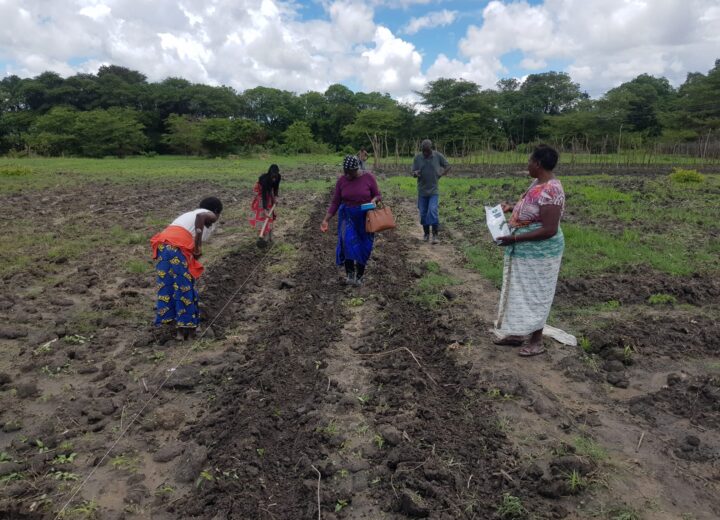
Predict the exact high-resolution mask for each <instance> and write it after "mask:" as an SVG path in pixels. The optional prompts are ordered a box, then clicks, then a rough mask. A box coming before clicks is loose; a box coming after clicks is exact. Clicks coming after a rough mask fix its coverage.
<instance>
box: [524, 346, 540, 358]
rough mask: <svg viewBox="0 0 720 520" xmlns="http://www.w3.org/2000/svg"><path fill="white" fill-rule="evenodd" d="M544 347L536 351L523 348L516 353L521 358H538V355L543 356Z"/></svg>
mask: <svg viewBox="0 0 720 520" xmlns="http://www.w3.org/2000/svg"><path fill="white" fill-rule="evenodd" d="M545 352H546V351H545V347H540V348H539V349H538V350H531V349H530V347H524V348H521V349H520V351H519V352H518V356H522V357H532V356H539V355H540V354H544V353H545Z"/></svg>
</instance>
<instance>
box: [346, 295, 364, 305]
mask: <svg viewBox="0 0 720 520" xmlns="http://www.w3.org/2000/svg"><path fill="white" fill-rule="evenodd" d="M364 303H365V298H359V297H356V298H350V300H349V301H348V306H350V307H360V306H362V305H363V304H364Z"/></svg>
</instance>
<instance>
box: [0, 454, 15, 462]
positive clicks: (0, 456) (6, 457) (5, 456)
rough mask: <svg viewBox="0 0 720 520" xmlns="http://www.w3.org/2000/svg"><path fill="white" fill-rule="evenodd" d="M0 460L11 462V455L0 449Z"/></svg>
mask: <svg viewBox="0 0 720 520" xmlns="http://www.w3.org/2000/svg"><path fill="white" fill-rule="evenodd" d="M0 462H12V457H11V456H10V455H8V453H7V452H6V451H0Z"/></svg>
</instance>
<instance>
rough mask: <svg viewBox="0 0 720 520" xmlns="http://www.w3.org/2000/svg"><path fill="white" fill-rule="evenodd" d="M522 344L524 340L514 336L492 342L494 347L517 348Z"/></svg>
mask: <svg viewBox="0 0 720 520" xmlns="http://www.w3.org/2000/svg"><path fill="white" fill-rule="evenodd" d="M523 342H524V340H523V339H522V338H518V337H516V336H507V337H504V338H501V339H496V340H495V341H493V343H494V344H495V345H500V346H501V347H519V346H520V345H522V344H523Z"/></svg>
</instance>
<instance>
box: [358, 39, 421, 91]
mask: <svg viewBox="0 0 720 520" xmlns="http://www.w3.org/2000/svg"><path fill="white" fill-rule="evenodd" d="M374 43H375V46H374V47H373V48H372V49H368V50H366V51H364V52H363V53H362V55H361V56H362V58H363V61H364V65H365V66H364V67H363V68H362V70H361V71H360V79H361V81H362V84H363V86H364V87H365V90H372V91H379V92H388V93H390V94H393V95H396V96H401V95H403V94H407V93H408V91H410V90H417V89H421V88H422V87H423V85H424V84H425V78H424V76H423V74H422V72H421V70H420V66H421V65H422V57H421V56H420V53H419V52H417V51H416V50H415V47H414V46H413V45H412V44H411V43H408V42H406V41H403V40H401V39H400V38H397V37H395V36H394V35H393V34H392V32H390V30H389V29H388V28H386V27H378V28H377V29H376V30H375V37H374Z"/></svg>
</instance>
